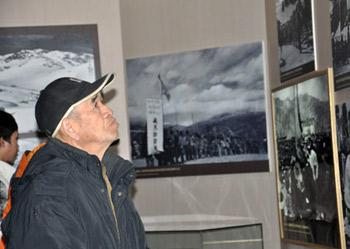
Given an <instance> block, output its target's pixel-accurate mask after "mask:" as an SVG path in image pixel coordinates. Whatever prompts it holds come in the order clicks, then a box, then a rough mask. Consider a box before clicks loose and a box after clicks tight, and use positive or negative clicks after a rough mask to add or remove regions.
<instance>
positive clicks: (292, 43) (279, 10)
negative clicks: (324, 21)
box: [276, 0, 315, 82]
mask: <svg viewBox="0 0 350 249" xmlns="http://www.w3.org/2000/svg"><path fill="white" fill-rule="evenodd" d="M276 15H277V28H278V46H279V58H280V74H281V82H285V81H287V80H290V79H293V78H295V77H298V76H301V75H303V74H305V73H309V72H312V71H314V70H315V62H314V60H315V59H314V46H313V31H312V8H311V0H292V1H291V0H276Z"/></svg>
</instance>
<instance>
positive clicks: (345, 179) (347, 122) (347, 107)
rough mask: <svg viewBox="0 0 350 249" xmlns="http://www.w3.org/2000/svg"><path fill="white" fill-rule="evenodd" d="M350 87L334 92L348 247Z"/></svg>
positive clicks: (349, 238) (349, 224)
mask: <svg viewBox="0 0 350 249" xmlns="http://www.w3.org/2000/svg"><path fill="white" fill-rule="evenodd" d="M349 96H350V88H349V87H348V88H344V89H342V90H339V91H337V92H336V93H335V104H336V105H335V114H336V123H337V141H338V159H339V169H340V170H339V171H340V181H341V192H342V197H343V198H342V199H343V203H342V204H343V218H344V233H345V238H346V248H350V134H349V131H350V97H349Z"/></svg>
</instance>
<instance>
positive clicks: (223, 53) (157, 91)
mask: <svg viewBox="0 0 350 249" xmlns="http://www.w3.org/2000/svg"><path fill="white" fill-rule="evenodd" d="M262 49H263V46H262V43H261V42H251V43H245V44H235V45H230V46H225V47H219V48H205V49H200V50H194V51H185V52H182V51H181V52H178V53H172V54H163V55H153V56H147V57H142V58H131V59H128V60H127V61H126V71H127V84H128V114H129V121H130V122H129V124H130V138H131V139H130V140H131V152H132V153H131V154H132V161H133V163H134V164H135V165H136V170H137V176H138V177H163V176H185V175H205V174H223V173H243V172H244V173H247V172H266V171H268V170H269V163H268V153H267V138H266V117H265V106H266V104H265V101H266V97H265V95H266V91H265V83H264V70H263V69H264V64H263V50H262Z"/></svg>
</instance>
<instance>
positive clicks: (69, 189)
mask: <svg viewBox="0 0 350 249" xmlns="http://www.w3.org/2000/svg"><path fill="white" fill-rule="evenodd" d="M113 79H114V74H107V75H105V76H104V77H102V78H100V79H98V80H97V81H95V82H94V83H89V82H85V81H82V80H79V79H75V78H67V77H65V78H60V79H57V80H55V81H53V82H52V83H50V84H49V85H48V86H47V87H46V88H45V89H43V90H42V91H41V92H40V96H39V99H38V101H37V103H36V106H35V116H36V120H37V123H38V127H39V129H40V130H41V131H43V132H45V133H46V134H47V135H48V137H49V141H48V142H47V143H46V144H45V145H43V147H41V148H40V149H39V150H38V151H37V152H35V154H34V155H33V157H32V158H31V159H30V161H29V163H28V164H27V167H26V169H25V171H24V174H23V175H22V177H20V178H19V177H17V173H16V177H14V178H13V179H12V180H11V189H12V190H11V203H12V208H11V210H10V212H9V213H8V215H7V216H6V217H5V219H4V220H3V223H2V224H1V226H2V229H3V234H4V241H5V243H6V249H34V248H35V249H48V248H49V249H63V248H65V249H73V248H74V249H145V248H146V239H145V234H144V228H143V224H142V221H141V219H140V217H139V215H138V212H137V211H136V209H135V207H134V204H133V202H132V200H131V198H130V186H131V185H132V183H133V181H134V179H135V167H134V166H133V165H132V164H131V163H130V162H129V161H126V160H124V159H122V158H121V157H119V156H118V155H116V154H114V153H113V152H112V151H111V150H108V148H109V146H110V145H111V144H112V143H113V142H114V141H116V140H118V139H119V133H118V126H119V124H118V122H117V120H116V119H115V118H114V116H113V113H112V110H111V109H110V108H109V107H108V106H106V105H105V104H104V103H103V96H102V93H101V92H102V89H103V88H104V87H105V86H106V85H107V84H109V83H110V82H112V80H113Z"/></svg>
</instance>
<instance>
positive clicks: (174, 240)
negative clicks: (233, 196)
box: [143, 215, 264, 249]
mask: <svg viewBox="0 0 350 249" xmlns="http://www.w3.org/2000/svg"><path fill="white" fill-rule="evenodd" d="M143 221H144V224H145V229H146V237H147V242H148V246H149V248H150V249H209V248H210V249H229V248H235V249H248V248H249V249H262V248H264V247H263V229H262V224H261V223H258V222H257V221H256V220H255V219H250V218H245V217H232V216H215V215H178V216H177V215H172V216H153V217H144V218H143Z"/></svg>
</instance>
